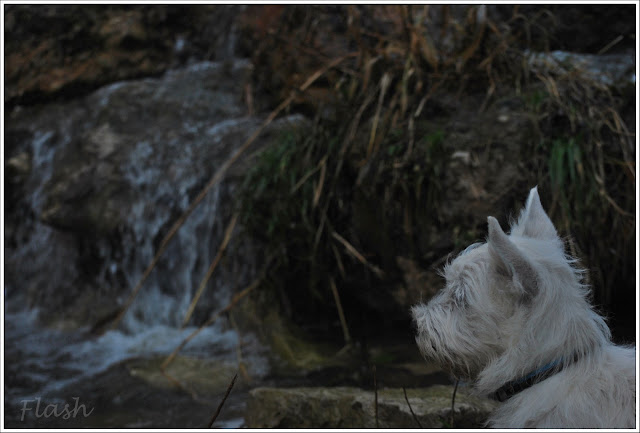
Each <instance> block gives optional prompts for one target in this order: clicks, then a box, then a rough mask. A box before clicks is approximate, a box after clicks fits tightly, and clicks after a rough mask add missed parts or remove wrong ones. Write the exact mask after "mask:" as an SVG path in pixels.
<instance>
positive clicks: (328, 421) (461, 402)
mask: <svg viewBox="0 0 640 433" xmlns="http://www.w3.org/2000/svg"><path fill="white" fill-rule="evenodd" d="M452 394H453V387H452V386H447V385H436V386H432V387H429V388H421V389H407V397H408V398H409V403H410V404H411V408H412V409H413V411H414V413H415V414H416V416H417V418H418V420H419V421H420V424H421V426H422V428H446V427H451V426H450V425H449V424H450V412H451V396H452ZM374 400H375V396H374V392H373V391H365V390H363V389H360V388H352V387H336V388H321V387H318V388H255V389H253V390H251V391H250V392H249V401H248V402H247V411H246V415H245V420H246V426H247V427H248V428H376V421H375V403H374ZM494 408H495V403H494V402H493V401H491V400H488V399H483V398H477V397H473V396H471V395H469V393H468V391H467V390H464V389H462V390H461V389H458V393H457V395H456V402H455V409H454V410H455V415H454V427H455V428H474V427H475V428H478V427H482V424H483V423H484V421H485V420H486V419H487V417H488V415H489V413H490V412H491V411H492V410H493V409H494ZM378 422H379V427H380V428H419V426H418V424H417V423H416V421H415V420H414V419H413V416H412V415H411V411H410V409H409V406H408V405H407V402H406V400H405V398H404V393H403V391H402V389H401V388H386V389H380V390H378Z"/></svg>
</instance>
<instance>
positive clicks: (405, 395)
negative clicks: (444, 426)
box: [402, 386, 423, 428]
mask: <svg viewBox="0 0 640 433" xmlns="http://www.w3.org/2000/svg"><path fill="white" fill-rule="evenodd" d="M402 391H404V399H405V400H406V401H407V406H409V410H410V411H411V415H413V419H414V420H415V421H416V424H418V427H420V428H423V427H422V424H421V423H420V420H419V419H418V417H417V416H416V414H415V413H414V412H413V408H412V407H411V403H409V397H407V390H406V389H405V387H404V386H403V387H402Z"/></svg>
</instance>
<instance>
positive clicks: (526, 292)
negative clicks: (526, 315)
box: [488, 217, 538, 299]
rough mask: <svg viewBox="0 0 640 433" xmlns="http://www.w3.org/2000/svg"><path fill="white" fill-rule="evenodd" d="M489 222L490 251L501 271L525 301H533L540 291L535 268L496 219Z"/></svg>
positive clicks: (491, 218)
mask: <svg viewBox="0 0 640 433" xmlns="http://www.w3.org/2000/svg"><path fill="white" fill-rule="evenodd" d="M488 222H489V240H488V244H489V251H490V253H491V255H492V257H493V258H494V260H495V261H496V262H497V266H498V267H499V269H501V270H503V272H506V274H507V276H509V277H510V278H511V279H512V280H513V283H514V286H515V287H516V289H518V291H520V292H521V293H520V294H521V295H522V297H523V298H524V299H531V298H532V297H533V296H535V294H536V293H537V291H538V282H537V280H538V278H537V274H536V272H535V269H534V267H533V266H532V265H531V262H530V261H529V260H528V259H527V257H526V256H525V255H524V254H523V253H522V251H521V250H520V249H519V248H518V246H517V245H516V244H514V243H513V241H512V240H511V239H509V236H507V235H506V234H505V232H503V231H502V228H501V227H500V223H498V220H496V219H495V218H494V217H489V218H488Z"/></svg>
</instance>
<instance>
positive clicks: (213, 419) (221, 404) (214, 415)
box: [209, 373, 238, 428]
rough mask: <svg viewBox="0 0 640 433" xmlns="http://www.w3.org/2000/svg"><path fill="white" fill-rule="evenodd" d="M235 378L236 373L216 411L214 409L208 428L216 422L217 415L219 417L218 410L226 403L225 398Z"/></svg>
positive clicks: (236, 376)
mask: <svg viewBox="0 0 640 433" xmlns="http://www.w3.org/2000/svg"><path fill="white" fill-rule="evenodd" d="M237 378H238V373H236V375H235V376H233V379H232V380H231V383H230V384H229V386H228V387H227V392H225V393H224V397H223V398H222V401H221V402H220V404H219V405H218V409H216V413H214V414H213V417H212V418H211V421H209V428H211V427H212V426H213V423H214V422H216V418H218V415H220V410H222V406H224V402H225V401H227V397H229V394H230V393H231V389H232V388H233V385H234V384H235V383H236V379H237Z"/></svg>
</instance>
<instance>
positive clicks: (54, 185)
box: [5, 60, 275, 404]
mask: <svg viewBox="0 0 640 433" xmlns="http://www.w3.org/2000/svg"><path fill="white" fill-rule="evenodd" d="M248 68H250V64H249V63H248V62H247V61H245V60H238V61H235V62H234V63H233V64H232V65H231V66H229V65H226V66H223V65H222V64H217V63H210V62H205V63H202V64H194V65H191V66H189V67H187V68H184V69H181V70H176V71H171V72H168V73H167V74H165V76H164V77H161V78H153V79H142V80H134V81H126V82H120V83H115V84H112V85H109V86H106V87H104V88H102V89H99V90H97V91H96V92H94V93H93V94H91V95H89V96H87V97H86V98H83V99H81V100H77V101H71V102H67V103H54V104H50V105H48V106H44V107H38V108H24V109H20V110H17V111H16V112H14V113H11V114H10V115H9V116H8V118H7V121H6V124H7V128H8V130H9V131H10V132H11V134H12V135H11V136H12V137H17V138H15V139H14V141H13V142H12V143H11V146H10V153H9V154H8V155H7V157H8V158H11V157H13V156H15V155H17V154H20V153H26V154H28V155H29V157H30V160H31V170H30V172H29V173H28V175H27V176H26V179H25V180H22V181H16V182H15V185H16V186H15V191H11V193H12V196H16V197H21V198H20V199H18V200H17V201H16V204H15V209H17V210H16V211H15V212H16V215H18V214H20V213H22V214H23V215H25V217H24V218H23V219H21V218H18V217H17V216H16V215H13V216H12V218H13V219H12V221H13V222H12V223H11V224H10V226H9V229H8V230H7V236H8V239H9V241H10V242H9V243H8V245H9V246H8V247H7V248H5V254H6V257H7V259H6V269H7V271H8V272H7V273H6V279H5V301H6V303H5V324H6V342H5V343H6V346H5V356H6V359H7V360H8V361H9V362H8V364H7V365H8V366H9V367H8V373H9V375H8V376H7V377H8V378H9V379H8V381H7V384H6V385H5V389H6V397H7V401H9V402H12V404H18V403H19V401H20V400H21V399H24V398H32V397H33V398H35V397H38V396H47V398H49V399H52V401H53V400H55V398H56V395H58V394H57V393H59V392H60V390H61V389H64V388H65V387H69V386H71V385H73V384H75V383H80V382H81V381H86V380H88V379H89V378H91V377H93V376H95V375H97V374H99V373H101V372H104V371H105V370H107V369H109V368H110V367H111V366H114V365H116V364H118V363H120V362H122V361H124V360H127V359H131V358H147V357H151V356H162V355H168V354H169V353H171V352H172V351H173V350H174V349H175V348H176V347H177V346H178V345H179V344H180V343H181V342H182V341H183V340H184V339H185V338H186V337H187V336H188V335H189V334H191V333H192V332H193V331H194V330H196V329H197V324H198V323H202V322H203V321H205V320H206V319H207V318H208V317H209V315H210V314H213V313H214V312H215V311H217V310H219V309H220V308H222V307H224V306H225V305H226V304H227V303H228V302H229V301H230V299H231V296H232V294H233V290H237V289H239V288H242V287H244V286H246V284H247V283H248V282H249V281H251V280H252V279H253V276H254V275H255V274H256V271H257V269H256V268H257V265H256V263H255V258H253V256H252V255H251V254H249V253H248V250H247V248H246V247H245V246H239V247H238V252H237V253H236V254H235V255H234V256H233V257H226V259H225V262H224V263H221V264H220V265H219V266H218V268H217V269H216V271H215V273H214V275H213V277H212V278H211V280H210V281H209V283H208V286H207V288H206V290H205V293H204V295H203V296H202V298H201V300H200V302H199V304H198V308H197V309H196V312H195V314H194V318H193V319H192V321H191V322H190V325H189V326H187V327H185V328H184V329H181V328H180V325H181V324H182V321H183V320H184V317H185V314H186V312H187V309H188V307H189V305H190V303H191V300H192V298H193V295H194V292H195V290H196V289H197V287H198V285H199V284H200V282H201V281H202V278H203V277H204V276H205V273H206V271H207V269H208V267H209V265H210V264H211V261H212V260H213V258H214V257H215V256H216V254H217V252H218V248H219V247H220V243H221V241H222V239H223V236H224V231H225V228H226V226H227V224H228V221H229V218H230V216H231V214H232V212H233V207H232V203H233V196H234V191H235V189H236V185H234V183H233V182H234V181H233V180H228V181H225V182H223V183H222V184H219V185H216V186H215V187H214V188H212V189H211V190H210V191H209V192H208V194H207V195H206V197H205V198H204V200H203V201H202V202H201V203H200V204H199V205H198V207H197V208H196V209H195V210H194V211H193V213H192V214H191V215H190V216H189V217H188V218H187V220H186V221H185V223H184V225H183V226H182V227H181V228H180V229H179V230H178V232H177V233H176V234H175V236H174V237H173V239H172V240H171V242H170V243H169V245H168V248H167V250H166V251H165V253H164V254H163V255H162V257H161V259H160V260H159V261H158V263H157V265H156V267H155V269H154V270H153V271H152V273H151V274H150V275H149V277H148V278H147V280H146V281H145V283H144V285H143V287H142V289H141V290H140V292H139V294H138V296H137V297H136V299H135V301H134V302H133V304H132V305H131V307H130V308H129V310H128V311H127V314H126V315H125V316H124V318H123V320H122V322H121V323H120V326H119V328H118V329H117V330H109V331H107V332H105V333H104V334H103V335H101V336H93V337H89V336H87V335H88V331H89V329H90V328H91V326H92V324H93V323H95V321H97V320H99V319H100V315H104V314H106V312H108V311H114V310H115V309H116V308H117V307H118V306H120V305H122V304H123V303H124V302H125V300H126V299H127V297H128V296H129V294H130V293H131V289H132V288H133V287H134V286H135V285H136V283H137V282H138V281H139V279H140V278H141V276H142V274H143V272H144V270H145V269H146V267H147V266H148V265H149V263H150V262H151V260H152V259H153V257H154V254H155V253H156V251H157V249H158V246H159V244H160V241H161V240H162V238H163V237H164V236H165V235H166V233H167V231H168V230H169V228H170V227H171V226H172V224H173V223H174V222H175V221H176V220H177V219H178V217H179V216H180V215H182V214H183V213H184V212H185V211H186V210H187V209H188V207H189V205H190V203H191V201H192V200H193V199H194V197H195V196H196V195H197V194H198V192H199V191H201V189H202V188H203V187H204V185H206V183H207V181H208V179H209V177H210V176H211V175H212V174H213V173H215V170H216V169H217V167H219V166H220V165H221V164H222V163H223V162H224V161H225V160H226V159H227V158H228V157H229V156H230V155H231V154H232V153H233V151H234V149H236V148H237V146H239V145H241V144H242V143H243V142H244V140H246V137H248V136H249V135H250V133H251V132H252V131H253V130H254V129H255V128H256V127H257V126H258V125H259V124H260V119H258V118H252V117H247V116H246V113H245V111H246V110H245V109H244V107H242V105H241V101H242V98H241V94H242V88H243V84H242V80H238V77H239V76H242V74H245V73H246V71H247V70H248ZM212 84H213V85H212ZM274 124H275V123H274ZM12 188H13V187H12ZM79 311H80V313H79ZM47 322H48V323H53V324H55V326H54V327H53V328H52V327H45V326H43V323H47ZM242 343H243V345H244V346H246V347H248V348H249V349H250V350H249V351H248V352H249V353H248V354H246V355H245V356H244V357H243V358H244V362H245V363H246V364H247V366H248V371H249V373H250V374H251V375H252V376H253V377H262V376H264V375H265V374H266V373H267V371H266V368H267V365H268V362H267V361H266V360H265V358H264V356H263V354H264V351H263V349H261V347H260V345H259V343H258V342H257V340H256V338H254V337H253V336H251V335H243V336H242ZM238 344H239V335H238V334H237V332H236V331H235V330H234V329H233V328H232V327H231V326H230V325H229V324H228V323H227V322H226V321H225V320H224V318H221V319H220V320H219V321H217V322H215V323H214V324H213V325H211V326H209V327H207V328H205V329H204V330H202V332H200V334H199V335H198V336H197V337H196V338H194V339H193V340H191V341H190V342H189V344H188V345H186V346H185V348H184V349H183V350H182V351H181V352H180V353H181V355H187V356H195V357H201V358H210V359H216V360H219V361H220V362H221V363H235V362H236V361H237V358H236V357H237V354H236V351H237V347H238Z"/></svg>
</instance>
